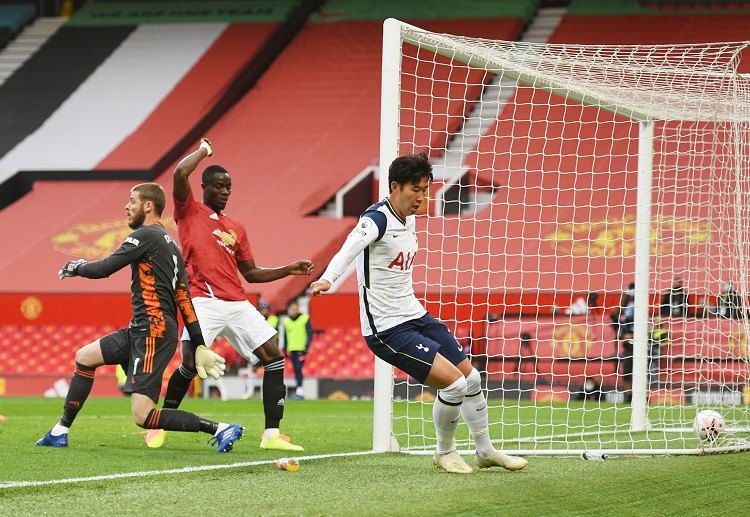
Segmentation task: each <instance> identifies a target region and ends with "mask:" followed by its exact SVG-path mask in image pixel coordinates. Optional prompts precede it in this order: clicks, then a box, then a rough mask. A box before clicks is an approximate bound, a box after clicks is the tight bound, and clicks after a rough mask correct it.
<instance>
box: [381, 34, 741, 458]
mask: <svg viewBox="0 0 750 517" xmlns="http://www.w3.org/2000/svg"><path fill="white" fill-rule="evenodd" d="M749 46H750V42H737V43H710V44H699V45H669V46H667V45H662V46H646V45H643V46H612V45H603V46H581V45H551V44H550V45H545V44H536V43H524V42H508V41H500V40H497V41H493V40H485V39H478V38H470V37H463V36H457V35H449V34H438V33H432V32H429V31H426V30H423V29H420V28H417V27H414V26H411V25H408V24H405V23H402V22H400V21H398V20H394V19H389V20H386V21H385V24H384V33H383V62H382V97H381V133H380V135H381V136H380V165H381V167H380V186H379V188H380V194H381V197H385V196H387V194H388V180H387V178H388V164H390V163H391V161H393V159H394V158H396V157H397V156H399V155H403V154H409V153H416V152H426V153H427V154H428V155H429V157H430V160H431V162H432V163H433V167H434V171H433V172H434V175H435V179H434V182H433V186H432V191H431V198H430V201H429V203H428V206H427V208H426V210H425V213H424V214H420V215H418V217H417V231H418V238H419V243H420V251H419V254H418V256H417V259H416V260H415V265H414V279H415V292H416V294H417V296H418V297H419V298H420V299H421V300H422V301H423V302H424V303H425V305H426V306H427V308H428V310H429V311H430V312H431V313H432V314H433V315H434V316H436V317H438V318H439V319H441V320H443V321H444V322H445V323H446V324H447V325H448V326H449V328H450V329H451V330H452V331H454V332H455V334H456V336H457V338H458V339H459V342H461V344H462V345H463V346H464V347H465V349H466V350H467V352H468V353H469V356H470V358H471V359H472V362H473V363H474V365H475V366H476V367H477V368H478V369H479V370H480V373H481V374H482V378H483V387H484V389H485V390H486V394H487V398H488V406H489V411H490V434H491V436H492V438H493V441H494V443H495V445H496V447H498V448H500V449H503V450H504V451H506V452H508V453H510V454H522V455H579V454H581V453H582V452H584V451H600V452H603V453H608V454H629V455H634V454H703V453H705V452H727V451H734V450H746V449H750V441H748V440H750V411H749V409H750V354H749V353H748V343H749V342H750V319H748V318H750V299H749V298H748V294H750V271H749V270H748V260H750V76H748V75H747V74H742V73H739V71H738V70H740V68H739V67H740V63H741V59H742V57H743V53H746V52H748V50H747V49H748V47H749ZM678 282H681V283H682V285H683V286H684V287H683V288H684V290H685V291H686V292H687V298H686V302H685V304H684V305H680V306H675V307H672V306H671V305H664V306H663V307H662V306H661V301H662V296H663V295H665V294H666V295H668V296H667V299H668V300H670V299H671V300H677V299H678V296H677V295H678V294H680V293H681V290H680V289H679V288H678V287H679V284H678ZM631 284H632V289H631V287H630V286H631ZM670 293H671V294H672V295H673V296H671V298H670V297H669V295H670ZM584 300H585V302H586V303H584ZM662 311H663V312H662ZM673 311H674V312H673ZM613 313H615V314H619V315H620V316H621V317H619V318H618V317H615V318H614V320H613V319H612V314H613ZM433 396H434V390H430V389H423V388H422V387H421V386H420V385H419V384H417V383H416V382H415V381H413V380H411V379H409V378H408V377H407V376H405V375H404V374H403V373H402V372H398V371H394V369H393V368H391V367H390V366H389V365H387V364H386V363H384V362H382V361H380V360H376V367H375V410H374V429H373V448H374V449H375V450H376V451H403V452H408V453H413V454H428V453H432V452H433V451H434V448H435V436H434V430H433V424H432V407H431V405H432V398H433ZM702 409H714V410H716V411H718V412H719V413H720V414H721V415H722V416H723V417H724V419H725V421H726V425H727V428H726V430H725V432H723V433H722V434H721V435H720V436H719V438H718V439H716V440H715V441H713V442H710V443H707V442H701V441H699V440H698V438H697V437H696V436H695V434H694V433H693V429H692V423H693V418H694V417H695V415H696V413H697V412H698V411H700V410H702ZM457 442H458V443H457V445H458V447H459V451H460V452H463V453H468V452H469V451H471V450H472V449H473V444H472V442H471V440H470V439H469V435H468V431H467V429H466V427H465V426H463V424H461V427H459V434H458V436H457Z"/></svg>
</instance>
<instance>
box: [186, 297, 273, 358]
mask: <svg viewBox="0 0 750 517" xmlns="http://www.w3.org/2000/svg"><path fill="white" fill-rule="evenodd" d="M193 305H194V306H195V314H196V315H197V316H198V321H199V322H200V325H201V331H202V333H203V339H204V340H205V342H206V346H208V347H210V346H211V345H212V344H213V342H214V340H215V339H216V338H217V337H223V338H225V339H226V340H227V341H229V342H230V343H231V344H232V346H233V347H234V349H235V350H237V352H238V353H239V354H240V355H241V356H242V357H244V358H245V359H247V360H248V361H250V362H252V363H253V364H258V363H259V362H260V360H259V359H258V358H257V357H256V356H255V354H253V352H254V351H255V349H256V348H258V347H259V346H261V345H262V344H263V343H265V342H266V341H268V340H269V339H271V338H272V337H273V336H275V335H276V329H274V328H273V327H272V326H271V325H269V324H268V322H267V321H266V320H265V318H264V317H263V315H262V314H261V313H260V312H258V310H257V309H256V308H255V307H253V305H252V304H251V303H250V302H248V301H247V300H243V301H238V302H229V301H226V300H219V299H218V298H203V297H200V298H193ZM182 339H183V341H184V340H189V339H190V336H189V335H188V333H187V330H186V329H183V331H182Z"/></svg>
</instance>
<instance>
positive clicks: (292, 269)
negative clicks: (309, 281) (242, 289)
mask: <svg viewBox="0 0 750 517" xmlns="http://www.w3.org/2000/svg"><path fill="white" fill-rule="evenodd" d="M237 268H238V269H239V271H240V274H241V275H242V277H243V278H244V279H245V280H246V281H247V282H249V283H251V284H262V283H265V282H273V281H274V280H279V279H281V278H284V277H287V276H290V275H310V274H312V272H313V271H315V266H314V265H313V263H312V262H311V261H309V260H298V261H297V262H292V263H291V264H287V265H286V266H283V267H274V268H266V267H258V266H256V265H255V261H254V260H241V261H239V262H237Z"/></svg>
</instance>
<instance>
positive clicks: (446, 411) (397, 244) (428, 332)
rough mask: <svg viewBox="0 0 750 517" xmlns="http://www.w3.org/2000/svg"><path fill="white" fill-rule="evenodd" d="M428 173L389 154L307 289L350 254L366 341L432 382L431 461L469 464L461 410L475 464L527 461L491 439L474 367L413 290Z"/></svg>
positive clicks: (515, 465)
mask: <svg viewBox="0 0 750 517" xmlns="http://www.w3.org/2000/svg"><path fill="white" fill-rule="evenodd" d="M431 181H432V166H431V165H430V162H429V159H428V157H427V155H426V154H424V153H420V154H415V155H408V156H401V157H399V158H396V159H395V160H394V161H393V163H391V166H390V168H389V169H388V183H389V185H390V195H389V196H388V197H387V198H386V199H384V200H382V201H380V202H378V203H375V204H374V205H372V206H371V207H370V208H368V209H367V210H366V211H365V212H364V213H363V214H362V216H361V217H360V219H359V221H358V222H357V226H356V227H355V228H354V229H353V230H352V232H351V233H350V234H349V236H348V237H347V239H346V241H345V242H344V245H343V246H342V247H341V249H340V250H339V252H338V253H337V254H336V255H335V256H334V257H333V258H332V259H331V263H330V264H329V265H328V268H327V269H326V271H325V272H324V273H323V275H322V276H321V278H320V280H317V281H315V282H313V283H312V284H310V290H311V294H313V295H320V294H321V293H324V292H326V291H328V290H329V289H330V288H331V285H332V284H333V283H334V282H335V281H336V280H337V279H338V278H339V277H340V276H341V275H342V274H343V273H344V272H345V271H346V269H347V266H348V265H349V264H350V263H351V262H352V261H353V260H355V259H356V261H357V282H358V285H359V307H360V324H361V327H362V335H363V336H364V338H365V341H366V342H367V346H368V347H369V348H370V350H372V352H373V353H374V354H375V355H376V356H378V357H380V358H381V359H383V360H384V361H386V362H388V363H389V364H391V365H393V366H395V367H397V368H400V369H401V370H403V371H404V372H406V373H408V374H409V375H411V376H412V377H413V378H415V379H417V380H418V381H419V382H421V383H423V384H425V385H427V386H430V387H433V388H437V389H438V390H439V391H438V397H437V399H436V401H435V405H434V409H433V419H434V421H435V431H436V435H437V450H436V451H435V455H434V457H433V460H434V464H435V465H436V466H438V467H440V468H442V469H444V470H446V471H447V472H453V473H458V474H470V473H472V472H474V470H473V469H472V468H471V467H470V466H469V465H467V464H466V462H465V461H464V459H463V458H462V457H461V456H460V455H459V454H458V452H457V451H456V446H455V441H454V437H455V434H456V428H457V426H458V417H459V414H460V415H461V416H463V418H464V421H465V422H466V424H467V425H468V427H469V430H470V432H471V436H472V438H473V440H474V444H475V447H476V464H477V466H478V467H479V468H490V467H494V466H499V467H503V468H505V469H507V470H520V469H522V468H524V467H526V465H527V464H528V462H527V461H526V460H525V459H523V458H519V457H515V456H509V455H507V454H504V453H502V452H500V451H497V450H496V449H495V448H494V447H493V445H492V442H491V440H490V436H489V429H488V417H487V401H486V400H485V397H484V394H483V393H482V389H481V378H480V376H479V372H478V371H477V370H476V369H475V368H474V367H473V366H472V365H471V362H470V361H469V359H468V358H467V357H466V354H465V353H464V352H463V351H462V349H461V346H460V345H459V344H458V343H457V342H456V339H455V338H454V337H453V335H452V334H451V333H450V331H449V330H448V328H447V327H446V326H445V325H444V324H443V323H442V322H440V321H438V320H437V319H435V318H434V317H432V315H430V314H429V313H428V312H427V311H426V310H425V308H424V307H423V306H422V304H421V303H420V302H419V300H417V298H416V296H415V295H414V287H413V285H412V265H413V263H414V259H415V257H416V254H417V250H418V247H419V244H418V242H417V235H416V232H415V229H414V228H415V219H416V218H415V215H414V214H415V213H416V212H417V210H419V207H420V206H421V205H422V203H424V202H425V200H426V199H427V194H428V191H429V187H430V182H431Z"/></svg>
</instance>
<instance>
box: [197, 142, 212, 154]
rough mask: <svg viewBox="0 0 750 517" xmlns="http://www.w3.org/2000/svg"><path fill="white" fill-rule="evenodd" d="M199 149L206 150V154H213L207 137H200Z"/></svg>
mask: <svg viewBox="0 0 750 517" xmlns="http://www.w3.org/2000/svg"><path fill="white" fill-rule="evenodd" d="M200 149H205V150H206V156H211V155H212V154H214V151H213V149H211V142H210V141H209V140H208V138H201V145H200Z"/></svg>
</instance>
